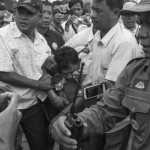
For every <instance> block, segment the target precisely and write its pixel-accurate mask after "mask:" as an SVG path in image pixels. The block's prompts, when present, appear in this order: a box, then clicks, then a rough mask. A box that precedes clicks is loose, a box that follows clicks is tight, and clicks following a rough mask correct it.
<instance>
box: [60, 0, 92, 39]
mask: <svg viewBox="0 0 150 150" xmlns="http://www.w3.org/2000/svg"><path fill="white" fill-rule="evenodd" d="M68 7H69V9H70V16H69V17H68V20H67V21H66V22H64V23H63V24H62V27H63V29H64V36H63V37H64V40H65V42H67V41H68V40H69V39H70V38H71V37H73V36H74V35H75V34H77V33H78V32H80V31H81V30H84V29H86V28H87V27H89V26H91V23H90V20H88V18H82V12H83V2H82V0H70V1H69V4H68ZM83 21H84V23H85V22H86V23H87V24H86V25H85V24H83Z"/></svg>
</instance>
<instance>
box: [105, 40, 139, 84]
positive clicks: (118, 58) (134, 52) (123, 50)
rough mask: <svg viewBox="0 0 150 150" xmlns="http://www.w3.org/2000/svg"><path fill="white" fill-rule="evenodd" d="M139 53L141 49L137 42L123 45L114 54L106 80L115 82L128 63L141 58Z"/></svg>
mask: <svg viewBox="0 0 150 150" xmlns="http://www.w3.org/2000/svg"><path fill="white" fill-rule="evenodd" d="M139 52H140V49H139V47H138V45H137V44H136V42H135V41H134V42H133V41H131V42H129V41H126V42H124V43H121V44H120V46H119V47H118V48H117V49H116V50H115V52H113V54H112V60H111V62H110V63H109V66H108V71H107V74H106V77H105V79H107V80H111V81H114V82H115V81H116V80H117V78H118V76H119V74H120V73H121V72H122V70H123V69H124V68H125V66H126V65H127V64H128V62H129V61H130V60H132V59H134V58H136V57H138V56H139ZM114 67H115V69H114Z"/></svg>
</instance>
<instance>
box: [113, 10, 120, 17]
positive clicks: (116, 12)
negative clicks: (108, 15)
mask: <svg viewBox="0 0 150 150" xmlns="http://www.w3.org/2000/svg"><path fill="white" fill-rule="evenodd" d="M119 17H120V9H119V8H115V9H114V10H113V18H114V19H118V18H119Z"/></svg>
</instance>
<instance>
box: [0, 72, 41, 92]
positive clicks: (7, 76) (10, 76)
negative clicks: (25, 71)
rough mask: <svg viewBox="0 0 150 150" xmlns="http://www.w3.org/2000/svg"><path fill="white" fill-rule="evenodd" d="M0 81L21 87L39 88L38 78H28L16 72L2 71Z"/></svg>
mask: <svg viewBox="0 0 150 150" xmlns="http://www.w3.org/2000/svg"><path fill="white" fill-rule="evenodd" d="M0 81H3V82H5V83H8V84H11V85H14V86H19V87H28V88H36V89H37V88H38V81H37V80H33V79H29V78H26V77H24V76H21V75H19V74H17V73H14V72H10V73H8V72H0Z"/></svg>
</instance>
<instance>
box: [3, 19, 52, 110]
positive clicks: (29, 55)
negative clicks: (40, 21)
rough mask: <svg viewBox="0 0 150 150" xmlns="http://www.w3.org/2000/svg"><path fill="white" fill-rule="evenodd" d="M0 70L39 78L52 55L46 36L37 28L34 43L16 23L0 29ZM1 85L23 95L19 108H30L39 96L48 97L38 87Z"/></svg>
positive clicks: (35, 78) (42, 98) (41, 97)
mask: <svg viewBox="0 0 150 150" xmlns="http://www.w3.org/2000/svg"><path fill="white" fill-rule="evenodd" d="M0 54H1V55H0V71H2V72H15V73H17V74H19V75H22V76H24V77H26V78H29V79H33V80H39V79H40V78H41V76H42V74H43V72H42V69H41V66H42V65H43V63H44V61H45V60H46V58H47V57H48V56H49V55H51V50H50V48H49V46H48V45H47V42H46V40H45V38H44V37H43V36H42V35H40V34H39V33H38V32H37V31H36V30H35V38H34V43H33V42H32V41H31V40H30V39H29V38H28V37H27V36H26V35H25V34H23V33H22V32H21V31H20V30H19V29H18V27H17V25H16V23H14V22H13V23H10V24H9V25H7V26H5V27H3V28H1V29H0ZM0 86H4V87H5V86H6V87H9V89H10V90H11V91H13V92H16V93H18V94H19V95H20V96H21V100H20V102H19V109H25V108H28V107H30V106H32V105H34V104H36V103H37V97H38V98H40V99H41V100H44V99H45V98H46V93H45V92H43V91H37V90H36V89H31V88H23V87H17V86H12V85H9V84H6V83H3V82H0Z"/></svg>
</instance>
